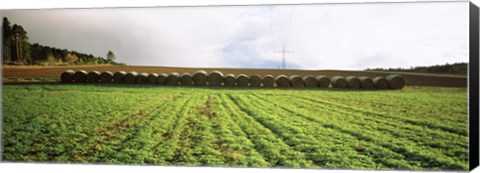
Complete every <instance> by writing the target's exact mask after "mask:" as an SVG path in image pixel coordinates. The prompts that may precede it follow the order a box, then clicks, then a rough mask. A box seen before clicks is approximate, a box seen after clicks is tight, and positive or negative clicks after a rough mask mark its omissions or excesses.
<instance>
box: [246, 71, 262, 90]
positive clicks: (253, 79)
mask: <svg viewBox="0 0 480 173" xmlns="http://www.w3.org/2000/svg"><path fill="white" fill-rule="evenodd" d="M248 82H249V83H250V86H251V87H260V85H261V84H262V78H261V77H260V76H259V75H256V74H254V75H252V76H250V78H249V79H248Z"/></svg>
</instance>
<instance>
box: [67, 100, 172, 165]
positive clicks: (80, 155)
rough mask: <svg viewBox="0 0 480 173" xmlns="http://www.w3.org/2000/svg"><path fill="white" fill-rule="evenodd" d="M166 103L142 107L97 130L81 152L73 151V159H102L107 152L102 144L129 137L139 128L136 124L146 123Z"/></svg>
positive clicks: (96, 160)
mask: <svg viewBox="0 0 480 173" xmlns="http://www.w3.org/2000/svg"><path fill="white" fill-rule="evenodd" d="M164 105H165V103H162V104H161V105H155V106H150V107H147V108H145V109H141V110H139V111H138V112H136V113H134V114H129V115H127V116H126V118H123V119H120V120H118V121H116V122H113V123H111V124H110V125H108V126H106V127H105V128H103V129H99V130H97V131H96V134H95V135H94V138H93V141H91V142H89V144H87V146H86V148H85V149H83V150H80V151H79V152H73V153H72V155H73V158H72V159H73V160H80V161H86V160H88V161H89V162H91V161H94V162H98V161H101V160H102V158H104V157H105V154H106V153H105V152H103V151H102V150H103V148H102V144H104V143H106V142H108V141H114V140H125V139H128V137H129V136H130V135H132V133H133V132H134V131H136V130H137V128H138V127H136V126H142V124H144V123H146V122H147V120H148V119H149V117H148V116H149V114H152V113H154V112H155V111H158V110H159V109H160V108H161V107H162V106H164ZM90 139H92V138H90ZM92 156H93V157H92ZM90 159H93V160H90Z"/></svg>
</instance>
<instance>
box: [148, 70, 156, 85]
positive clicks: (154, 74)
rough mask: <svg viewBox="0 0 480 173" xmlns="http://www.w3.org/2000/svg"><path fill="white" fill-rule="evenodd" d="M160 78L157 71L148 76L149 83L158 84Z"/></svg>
mask: <svg viewBox="0 0 480 173" xmlns="http://www.w3.org/2000/svg"><path fill="white" fill-rule="evenodd" d="M157 80H158V74H157V73H151V74H149V75H148V77H147V84H152V85H153V84H156V83H157Z"/></svg>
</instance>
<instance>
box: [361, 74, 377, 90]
mask: <svg viewBox="0 0 480 173" xmlns="http://www.w3.org/2000/svg"><path fill="white" fill-rule="evenodd" d="M358 79H359V80H360V82H361V83H362V84H361V87H362V88H363V89H368V90H370V89H374V88H375V84H373V80H372V79H370V78H369V77H366V76H362V77H358Z"/></svg>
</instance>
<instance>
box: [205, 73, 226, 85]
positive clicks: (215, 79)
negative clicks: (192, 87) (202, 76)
mask: <svg viewBox="0 0 480 173" xmlns="http://www.w3.org/2000/svg"><path fill="white" fill-rule="evenodd" d="M222 83H223V73H222V72H220V71H212V72H211V73H210V74H208V85H210V86H221V85H222Z"/></svg>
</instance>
